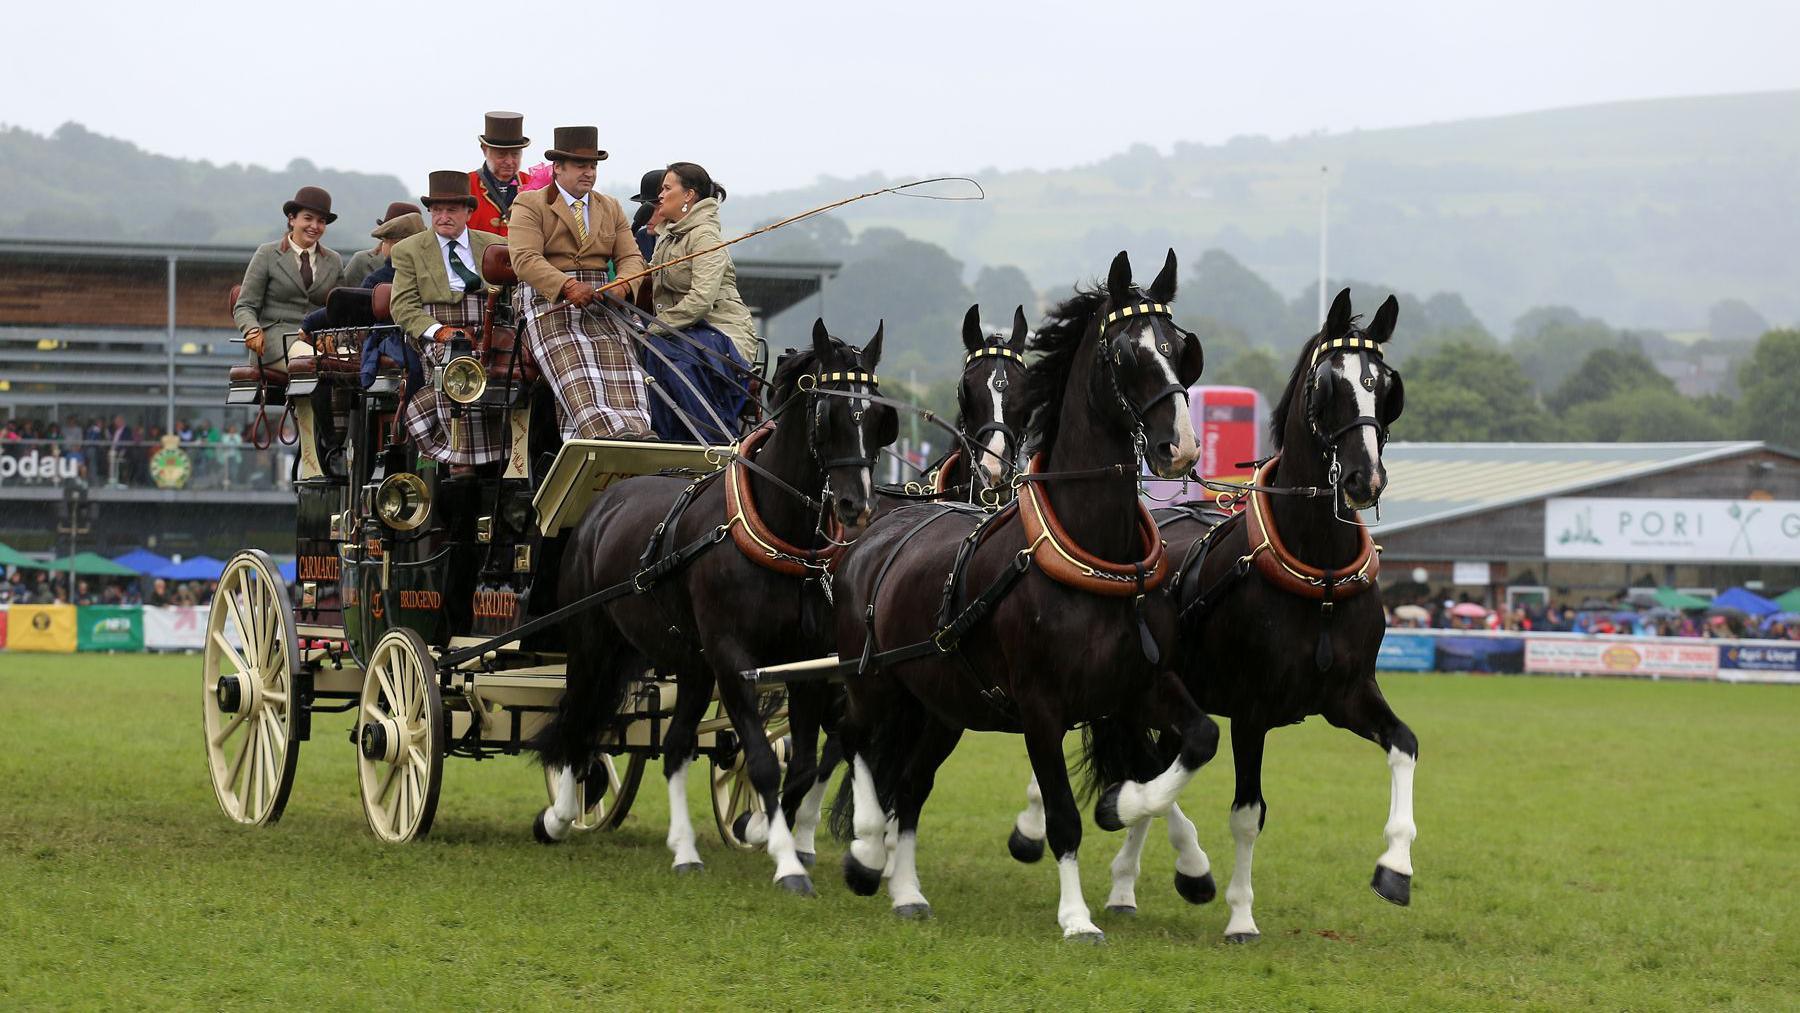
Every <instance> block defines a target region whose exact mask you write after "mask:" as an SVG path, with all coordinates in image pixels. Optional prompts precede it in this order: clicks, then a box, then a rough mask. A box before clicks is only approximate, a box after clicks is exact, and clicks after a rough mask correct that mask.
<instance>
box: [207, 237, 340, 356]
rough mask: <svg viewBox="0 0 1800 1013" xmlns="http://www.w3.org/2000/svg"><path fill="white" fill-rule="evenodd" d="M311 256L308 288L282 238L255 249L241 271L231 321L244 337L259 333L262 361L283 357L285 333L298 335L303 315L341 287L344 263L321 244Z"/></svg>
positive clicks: (333, 252) (291, 251)
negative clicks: (241, 282)
mask: <svg viewBox="0 0 1800 1013" xmlns="http://www.w3.org/2000/svg"><path fill="white" fill-rule="evenodd" d="M313 251H314V253H315V254H316V255H315V256H314V257H313V283H312V287H311V288H304V287H302V286H301V284H300V265H299V264H297V263H295V262H294V254H293V250H292V248H291V247H290V246H289V245H288V241H287V237H286V236H282V237H281V238H280V239H278V240H276V241H275V242H272V243H264V244H262V245H261V246H259V247H257V248H256V253H255V254H254V255H253V256H251V258H250V266H249V267H247V268H245V269H244V284H243V288H242V290H240V291H239V292H238V299H237V302H236V303H235V304H233V305H232V307H231V319H232V320H233V321H234V322H235V323H236V324H237V326H238V330H240V331H242V332H243V333H245V334H249V333H250V332H251V331H252V330H255V329H257V328H259V327H260V328H262V330H263V332H264V341H263V354H262V361H264V362H274V361H278V360H280V359H282V358H283V357H284V356H286V354H287V342H286V340H285V338H284V335H285V333H286V332H288V331H293V330H298V329H299V328H300V321H301V320H302V319H304V318H305V316H306V314H307V311H308V310H311V309H312V308H313V307H315V306H323V305H325V296H326V295H327V294H328V293H329V292H330V291H331V290H332V289H334V288H336V287H337V286H338V285H339V284H341V278H342V275H343V268H344V260H343V258H342V257H340V256H338V255H337V253H336V251H334V250H330V249H327V248H326V246H325V244H324V243H320V244H318V245H317V246H315V247H313Z"/></svg>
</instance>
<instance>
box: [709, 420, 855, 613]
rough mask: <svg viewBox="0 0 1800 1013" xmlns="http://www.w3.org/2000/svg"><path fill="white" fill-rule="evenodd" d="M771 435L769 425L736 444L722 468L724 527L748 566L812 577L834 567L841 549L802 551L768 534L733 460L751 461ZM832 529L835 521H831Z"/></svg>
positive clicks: (742, 470)
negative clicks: (736, 448) (735, 450)
mask: <svg viewBox="0 0 1800 1013" xmlns="http://www.w3.org/2000/svg"><path fill="white" fill-rule="evenodd" d="M773 432H775V424H774V423H773V422H770V423H768V424H767V425H764V426H761V427H760V428H758V429H756V430H755V431H753V432H751V433H750V434H749V435H748V436H745V437H744V439H743V442H742V443H740V444H738V450H737V455H736V457H734V458H733V459H732V462H731V463H730V464H729V465H727V466H726V468H725V525H726V527H728V528H730V529H731V540H732V542H733V543H734V544H736V545H737V547H738V551H739V552H742V553H743V554H744V555H745V557H747V558H748V559H750V561H751V562H754V563H756V564H757V565H759V566H762V567H764V568H765V569H769V570H774V571H775V572H776V573H780V574H785V575H787V576H790V577H815V576H818V575H819V573H820V572H821V571H827V570H831V569H833V568H834V567H836V565H837V560H838V555H839V554H840V553H841V552H842V549H843V546H842V545H840V544H838V543H837V542H835V541H832V542H829V543H828V544H827V545H826V546H825V547H824V548H822V549H804V548H800V547H799V546H796V545H792V544H790V543H789V542H788V541H787V540H785V539H783V538H782V537H781V536H779V535H777V534H776V533H775V532H773V531H771V530H769V525H768V524H767V523H765V522H764V521H763V519H762V515H761V514H759V513H757V511H756V498H755V497H754V496H753V495H751V492H750V469H749V468H746V467H744V466H743V465H742V464H740V463H739V461H738V460H737V458H740V457H741V458H754V457H755V456H756V454H757V451H759V450H761V449H762V445H763V443H764V442H766V441H767V440H768V438H769V436H770V434H772V433H773ZM830 523H831V526H832V527H834V528H835V527H836V526H837V523H836V519H835V518H833V519H832V520H831V522H830Z"/></svg>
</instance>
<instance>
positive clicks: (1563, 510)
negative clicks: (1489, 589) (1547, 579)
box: [1544, 497, 1800, 563]
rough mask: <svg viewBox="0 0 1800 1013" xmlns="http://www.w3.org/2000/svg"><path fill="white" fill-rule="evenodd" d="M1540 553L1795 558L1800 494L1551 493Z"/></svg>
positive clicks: (1799, 552) (1799, 542) (1642, 558)
mask: <svg viewBox="0 0 1800 1013" xmlns="http://www.w3.org/2000/svg"><path fill="white" fill-rule="evenodd" d="M1544 558H1546V559H1605V560H1615V561H1621V562H1648V561H1653V560H1666V561H1670V562H1715V563H1729V562H1759V563H1795V562H1800V501H1795V500H1737V499H1601V498H1587V497H1565V498H1556V499H1550V500H1546V501H1545V502H1544Z"/></svg>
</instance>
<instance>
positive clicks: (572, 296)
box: [562, 278, 594, 306]
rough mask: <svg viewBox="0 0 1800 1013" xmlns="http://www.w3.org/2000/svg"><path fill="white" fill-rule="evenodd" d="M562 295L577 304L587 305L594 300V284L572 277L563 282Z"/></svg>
mask: <svg viewBox="0 0 1800 1013" xmlns="http://www.w3.org/2000/svg"><path fill="white" fill-rule="evenodd" d="M562 297H563V298H564V299H566V300H568V301H569V302H571V303H574V304H575V305H577V306H586V305H587V304H588V303H591V302H593V301H594V286H592V285H589V284H588V283H587V282H585V281H576V280H575V279H574V278H570V279H569V280H568V281H565V282H563V287H562Z"/></svg>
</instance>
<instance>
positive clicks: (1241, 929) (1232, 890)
mask: <svg viewBox="0 0 1800 1013" xmlns="http://www.w3.org/2000/svg"><path fill="white" fill-rule="evenodd" d="M1262 811H1263V807H1262V803H1261V802H1253V803H1251V804H1250V805H1247V806H1245V807H1243V808H1242V809H1233V810H1231V839H1232V840H1233V841H1236V842H1237V859H1236V861H1234V862H1233V863H1232V866H1231V885H1229V886H1227V887H1226V888H1225V903H1226V904H1228V905H1230V906H1231V920H1230V921H1228V922H1226V923H1225V934H1226V935H1228V936H1239V935H1243V936H1254V935H1260V934H1261V933H1259V932H1258V931H1257V929H1256V918H1255V917H1254V916H1252V915H1251V914H1250V902H1251V901H1252V900H1255V899H1256V891H1255V890H1252V889H1251V888H1250V857H1251V855H1252V854H1253V853H1254V852H1255V851H1256V837H1257V835H1258V834H1260V833H1261V832H1262Z"/></svg>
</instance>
